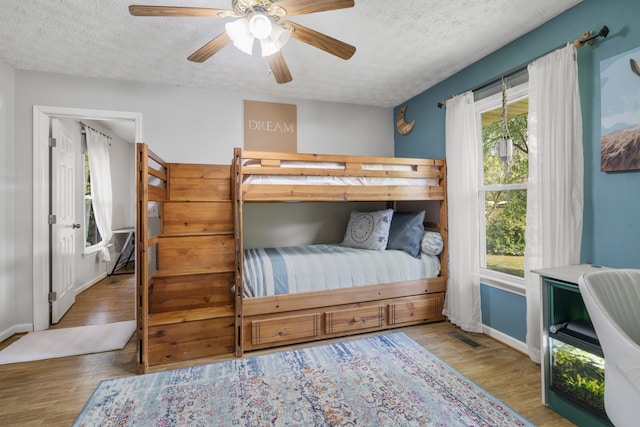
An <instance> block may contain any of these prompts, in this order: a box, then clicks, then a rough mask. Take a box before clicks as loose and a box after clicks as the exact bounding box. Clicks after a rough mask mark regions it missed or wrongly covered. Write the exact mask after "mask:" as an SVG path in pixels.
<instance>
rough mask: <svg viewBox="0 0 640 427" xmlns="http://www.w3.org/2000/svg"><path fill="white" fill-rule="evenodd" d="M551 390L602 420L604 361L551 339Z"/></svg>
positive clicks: (603, 414) (603, 415)
mask: <svg viewBox="0 0 640 427" xmlns="http://www.w3.org/2000/svg"><path fill="white" fill-rule="evenodd" d="M550 387H551V389H552V390H554V391H555V392H556V393H558V394H561V395H562V396H564V397H566V398H568V399H570V400H572V401H574V402H576V403H577V404H579V405H580V406H583V407H584V408H585V409H588V410H590V411H592V412H594V413H595V414H597V415H599V416H600V417H606V415H605V409H604V358H603V357H600V356H598V355H597V354H593V353H590V352H587V351H584V350H581V349H580V348H578V347H575V346H573V345H571V344H568V343H566V342H563V341H560V340H557V339H551V385H550Z"/></svg>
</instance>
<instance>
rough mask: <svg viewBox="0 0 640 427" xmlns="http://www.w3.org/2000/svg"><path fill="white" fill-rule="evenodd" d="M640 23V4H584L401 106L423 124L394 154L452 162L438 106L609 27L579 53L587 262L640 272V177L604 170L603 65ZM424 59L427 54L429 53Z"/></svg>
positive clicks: (630, 41) (633, 40) (398, 138)
mask: <svg viewBox="0 0 640 427" xmlns="http://www.w3.org/2000/svg"><path fill="white" fill-rule="evenodd" d="M639 18H640V1H638V0H608V1H602V0H584V1H583V2H582V3H580V4H578V5H576V6H574V7H573V8H571V9H570V10H568V11H566V12H565V13H563V14H561V15H559V16H558V17H556V18H554V19H552V20H551V21H549V22H547V23H545V24H544V25H542V26H540V27H538V28H537V29H535V30H533V31H531V32H530V33H528V34H526V35H524V36H523V37H521V38H519V39H517V40H515V41H514V42H512V43H510V44H509V45H507V46H505V47H504V48H502V49H500V50H498V51H496V52H494V53H493V54H491V55H489V56H487V57H485V58H483V59H482V60H480V61H478V62H476V63H474V64H472V65H471V66H469V67H467V68H465V69H464V70H462V71H460V72H458V73H457V74H455V75H453V76H452V77H450V78H448V79H446V80H445V81H443V82H441V83H439V84H438V85H436V86H434V87H432V88H430V89H428V90H427V91H425V92H423V93H421V94H419V95H417V96H416V97H414V98H412V99H409V100H407V101H406V102H404V103H402V104H401V105H398V106H397V107H396V108H395V109H394V117H395V115H396V114H397V113H398V110H399V109H400V107H402V106H405V105H406V106H407V111H406V119H407V121H411V120H414V119H415V121H416V124H415V127H414V129H413V131H412V132H411V133H410V134H409V135H406V136H403V135H400V134H399V133H397V131H396V133H395V155H396V156H399V157H430V158H440V157H445V109H440V108H438V107H437V104H438V102H442V101H443V100H446V99H447V98H449V97H451V96H452V95H457V94H460V93H463V92H465V91H467V90H470V89H472V88H474V87H478V86H480V85H483V84H485V83H487V82H489V81H492V80H494V79H497V78H500V76H502V75H503V74H508V73H509V72H511V71H513V70H515V69H518V68H521V67H523V66H526V64H528V63H529V62H531V61H532V60H534V59H536V58H538V57H540V56H543V55H545V54H546V53H548V52H549V51H551V50H554V49H555V48H557V47H560V46H562V45H564V44H565V43H567V42H572V41H573V40H575V39H576V38H579V37H581V36H582V34H583V33H584V32H585V31H587V30H591V31H595V32H597V31H599V30H600V28H602V26H603V25H607V26H608V27H609V29H610V33H609V36H608V37H607V38H606V39H602V38H600V39H598V40H597V41H596V42H595V43H594V44H593V45H592V46H587V47H583V48H581V49H579V50H578V69H579V84H580V97H581V103H582V121H583V142H584V171H585V182H584V203H585V205H584V215H583V217H584V228H583V235H582V248H581V262H583V263H594V264H600V265H605V266H609V267H616V268H622V267H628V268H640V171H635V172H618V173H604V172H601V171H600V62H601V61H603V60H605V59H608V58H611V57H613V56H616V55H618V54H621V53H624V52H627V51H629V50H631V49H634V48H637V47H640V20H639ZM478 43H482V40H478ZM425 54H426V55H428V52H427V53H425ZM638 60H639V61H640V58H638ZM639 83H640V79H639ZM394 123H395V120H394ZM485 296H487V294H486V290H485ZM486 307H487V310H490V311H489V312H488V313H486V315H487V318H488V319H496V318H497V317H496V315H494V313H493V310H496V309H498V310H502V308H500V307H497V306H494V305H492V304H490V303H489V304H487V305H486ZM484 308H485V302H484V301H483V309H484ZM484 315H485V313H483V316H484ZM500 317H503V316H500ZM492 321H493V320H492ZM514 321H518V320H517V319H514ZM506 323H509V322H508V321H507V322H506Z"/></svg>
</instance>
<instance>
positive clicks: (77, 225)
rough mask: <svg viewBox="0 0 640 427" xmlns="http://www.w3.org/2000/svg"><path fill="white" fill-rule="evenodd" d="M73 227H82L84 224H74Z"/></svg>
mask: <svg viewBox="0 0 640 427" xmlns="http://www.w3.org/2000/svg"><path fill="white" fill-rule="evenodd" d="M71 227H72V228H80V227H82V226H81V225H80V224H73V225H72V226H71Z"/></svg>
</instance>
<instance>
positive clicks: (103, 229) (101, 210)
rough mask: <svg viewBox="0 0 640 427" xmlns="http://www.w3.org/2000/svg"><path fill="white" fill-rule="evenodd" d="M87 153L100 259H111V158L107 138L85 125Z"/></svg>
mask: <svg viewBox="0 0 640 427" xmlns="http://www.w3.org/2000/svg"><path fill="white" fill-rule="evenodd" d="M85 130H86V137H87V154H88V155H89V174H90V178H91V195H92V204H93V213H94V215H95V219H96V225H97V227H98V231H99V232H100V237H101V238H102V241H101V242H100V243H99V245H100V246H101V248H100V258H101V260H102V261H111V255H110V253H109V248H108V245H109V242H110V241H111V237H112V236H113V232H112V231H111V230H112V228H111V222H112V216H113V192H112V189H111V159H110V155H109V138H107V137H106V136H104V135H102V134H101V133H100V132H96V131H95V130H93V129H91V128H89V127H85Z"/></svg>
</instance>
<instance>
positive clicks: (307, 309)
mask: <svg viewBox="0 0 640 427" xmlns="http://www.w3.org/2000/svg"><path fill="white" fill-rule="evenodd" d="M232 169H233V180H234V187H235V189H234V191H233V194H234V209H235V215H234V217H235V227H234V228H235V238H236V250H237V253H236V259H237V262H238V265H237V269H236V281H235V313H236V318H235V321H236V355H237V356H241V355H242V354H243V352H244V351H250V350H256V349H264V348H270V347H275V346H281V345H287V344H293V343H299V342H306V341H314V340H319V339H324V338H332V337H338V336H345V335H351V334H357V333H363V332H371V331H378V330H383V329H390V328H395V327H400V326H407V325H413V324H420V323H425V322H433V321H439V320H444V317H443V316H442V314H441V312H442V307H443V304H444V295H445V291H446V283H447V264H448V260H447V204H446V164H445V161H444V159H439V160H431V159H404V158H388V157H365V156H343V155H315V154H293V153H272V152H253V151H243V150H242V149H239V148H236V149H235V151H234V160H233V165H232ZM282 178H284V183H277V182H276V181H278V180H280V179H282ZM327 178H329V179H331V180H332V179H334V178H335V179H337V180H338V181H336V182H331V183H330V184H329V185H327V184H326V179H327ZM343 178H344V179H346V182H343V181H342V179H343ZM375 180H383V181H382V183H380V181H378V182H376V183H375V184H373V185H367V183H369V182H372V181H375ZM424 180H428V181H429V184H428V185H425V184H424V182H425V181H424ZM316 181H317V182H316ZM353 181H355V182H357V183H360V185H354V184H353V183H352V182H353ZM418 182H419V184H418ZM362 183H364V185H362ZM286 201H308V202H322V201H353V202H356V201H357V202H360V201H384V202H387V206H388V207H392V208H394V209H395V208H397V207H399V206H401V205H402V203H404V202H411V203H412V204H413V206H415V204H416V202H417V204H418V206H427V205H429V209H430V211H432V212H433V211H434V207H433V204H435V211H436V213H437V219H436V221H435V222H428V223H426V226H427V227H431V228H435V229H436V230H437V231H438V232H439V233H440V235H441V236H442V240H443V243H444V247H443V250H442V253H441V254H440V275H439V276H438V277H434V278H428V279H419V280H410V281H400V282H392V283H380V284H373V285H367V286H357V287H350V288H341V289H335V290H331V291H309V292H302V293H294V294H285V295H270V296H258V297H247V296H246V295H245V292H244V286H245V284H244V278H243V262H244V248H243V205H244V204H245V203H254V202H286Z"/></svg>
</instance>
